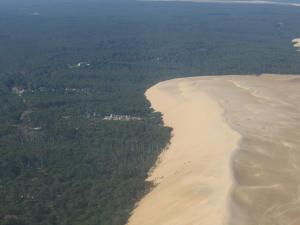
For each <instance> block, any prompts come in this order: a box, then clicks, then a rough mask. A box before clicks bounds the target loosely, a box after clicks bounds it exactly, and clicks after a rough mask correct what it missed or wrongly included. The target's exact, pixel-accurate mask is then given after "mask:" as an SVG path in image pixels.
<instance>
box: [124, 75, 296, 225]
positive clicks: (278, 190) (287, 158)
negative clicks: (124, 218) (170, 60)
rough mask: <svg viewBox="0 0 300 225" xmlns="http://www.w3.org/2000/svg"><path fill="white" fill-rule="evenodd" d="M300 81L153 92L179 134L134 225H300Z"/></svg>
mask: <svg viewBox="0 0 300 225" xmlns="http://www.w3.org/2000/svg"><path fill="white" fill-rule="evenodd" d="M299 90H300V76H289V75H263V76H209V77H207V76H206V77H205V76H203V77H193V78H182V79H174V80H169V81H164V82H161V83H159V84H157V85H155V86H153V87H152V88H150V89H149V90H148V91H147V92H146V97H147V98H148V99H149V100H150V102H151V104H152V107H153V108H154V109H155V110H156V111H159V112H161V113H162V114H163V120H164V123H165V125H166V126H170V127H172V128H173V137H172V139H171V143H170V146H169V147H168V149H166V150H165V151H164V152H163V153H162V154H161V156H160V159H159V160H158V163H157V165H156V166H155V168H154V169H153V171H152V172H151V174H150V175H149V180H150V181H152V182H154V183H155V184H156V186H155V187H154V188H153V190H151V192H150V193H148V194H147V195H146V196H145V197H144V198H143V199H142V200H141V201H140V202H139V203H138V204H137V207H136V209H135V210H134V211H133V212H132V215H131V217H130V219H129V222H128V225H225V224H228V225H276V224H278V225H279V224H280V225H282V224H288V225H298V224H300V216H299V215H300V189H299V187H300V178H299V173H300V153H299V147H300V91H299Z"/></svg>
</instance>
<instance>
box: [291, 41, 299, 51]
mask: <svg viewBox="0 0 300 225" xmlns="http://www.w3.org/2000/svg"><path fill="white" fill-rule="evenodd" d="M292 42H293V44H294V47H295V48H297V51H300V38H295V39H293V40H292Z"/></svg>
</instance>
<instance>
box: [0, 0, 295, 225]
mask: <svg viewBox="0 0 300 225" xmlns="http://www.w3.org/2000/svg"><path fill="white" fill-rule="evenodd" d="M299 26H300V13H299V9H298V8H292V7H278V6H264V5H261V6H251V7H250V6H238V5H230V6H228V5H215V4H213V5H209V4H189V3H155V2H151V3H150V2H140V3H138V2H124V1H123V2H119V3H113V2H97V1H82V2H80V1H77V2H69V1H66V2H64V1H60V2H57V3H53V2H52V3H46V2H44V3H41V2H40V1H32V2H30V1H27V2H26V3H25V2H18V4H17V7H16V4H14V2H12V1H3V2H1V3H0V106H1V108H0V123H1V126H0V225H13V224H14V225H17V224H18V225H55V224H61V225H79V224H80V225H96V224H97V225H121V224H125V223H126V221H127V218H128V216H129V213H130V212H131V210H132V209H133V207H134V204H135V203H136V201H137V200H138V199H140V198H141V197H142V196H143V195H144V194H145V193H146V192H147V191H148V190H149V188H150V187H151V184H149V183H148V182H145V178H146V177H147V172H148V171H149V170H150V168H151V167H152V166H153V165H154V163H155V161H156V159H157V156H158V154H159V153H160V152H161V150H162V149H163V148H164V147H165V146H166V145H167V143H168V141H169V139H170V129H169V128H166V127H163V126H162V122H161V116H160V114H159V113H153V112H152V110H151V109H150V108H149V102H148V101H147V100H146V99H145V97H144V92H145V90H146V89H147V88H149V87H150V86H151V85H153V84H155V83H156V82H159V81H161V80H164V79H170V78H175V77H178V76H184V75H185V76H192V75H209V74H258V73H262V72H269V73H298V74H300V64H299V61H300V54H299V53H297V52H296V51H295V49H294V48H293V46H292V44H291V43H290V41H291V39H293V38H294V37H299V36H300V30H299ZM79 62H84V63H82V64H81V66H78V63H79ZM88 64H90V65H88ZM110 114H117V115H130V116H137V117H141V118H142V120H132V121H104V120H102V118H103V117H104V116H107V115H110Z"/></svg>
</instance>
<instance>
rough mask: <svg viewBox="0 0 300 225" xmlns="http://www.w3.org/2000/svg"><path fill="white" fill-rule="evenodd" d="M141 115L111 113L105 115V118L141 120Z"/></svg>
mask: <svg viewBox="0 0 300 225" xmlns="http://www.w3.org/2000/svg"><path fill="white" fill-rule="evenodd" d="M141 119H142V118H141V117H137V116H129V115H114V114H110V115H109V116H105V117H104V118H103V120H118V121H130V120H141Z"/></svg>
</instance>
